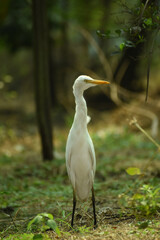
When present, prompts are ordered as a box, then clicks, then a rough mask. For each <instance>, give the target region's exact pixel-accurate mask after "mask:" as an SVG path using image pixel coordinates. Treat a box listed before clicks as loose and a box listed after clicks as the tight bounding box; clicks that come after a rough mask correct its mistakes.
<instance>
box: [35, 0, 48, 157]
mask: <svg viewBox="0 0 160 240" xmlns="http://www.w3.org/2000/svg"><path fill="white" fill-rule="evenodd" d="M32 13H33V37H34V68H35V69H34V70H35V77H34V83H35V101H36V112H37V121H38V129H39V134H40V138H41V144H42V154H43V159H44V160H52V159H53V145H52V122H51V97H50V81H49V54H48V26H47V9H46V0H32Z"/></svg>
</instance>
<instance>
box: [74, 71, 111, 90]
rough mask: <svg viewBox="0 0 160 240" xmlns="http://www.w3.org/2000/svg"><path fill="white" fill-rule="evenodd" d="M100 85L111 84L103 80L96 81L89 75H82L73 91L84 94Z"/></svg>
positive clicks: (76, 81)
mask: <svg viewBox="0 0 160 240" xmlns="http://www.w3.org/2000/svg"><path fill="white" fill-rule="evenodd" d="M100 84H109V82H107V81H103V80H96V79H93V78H91V77H89V76H87V75H81V76H79V77H78V78H77V79H76V80H75V82H74V84H73V90H74V91H75V90H79V91H80V92H83V91H85V90H86V89H88V88H90V87H94V86H96V85H100Z"/></svg>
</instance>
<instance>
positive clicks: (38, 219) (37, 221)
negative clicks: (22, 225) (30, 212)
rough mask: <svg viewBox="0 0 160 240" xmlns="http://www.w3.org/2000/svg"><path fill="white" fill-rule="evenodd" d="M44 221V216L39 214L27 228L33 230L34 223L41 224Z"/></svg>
mask: <svg viewBox="0 0 160 240" xmlns="http://www.w3.org/2000/svg"><path fill="white" fill-rule="evenodd" d="M42 222H43V217H42V216H40V215H37V216H36V217H35V218H33V219H32V220H31V221H30V222H29V223H28V226H27V230H31V229H32V225H36V226H37V225H40V224H41V223H42Z"/></svg>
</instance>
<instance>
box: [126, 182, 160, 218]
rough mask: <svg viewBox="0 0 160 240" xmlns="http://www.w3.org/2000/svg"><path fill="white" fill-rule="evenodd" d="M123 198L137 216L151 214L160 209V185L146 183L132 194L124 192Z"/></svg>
mask: <svg viewBox="0 0 160 240" xmlns="http://www.w3.org/2000/svg"><path fill="white" fill-rule="evenodd" d="M123 198H124V200H125V204H128V206H129V207H130V208H131V209H132V212H133V214H135V215H136V216H141V217H142V216H150V215H153V214H156V213H157V211H159V210H160V187H153V186H151V185H146V184H144V185H142V186H141V187H139V189H137V192H136V193H134V194H133V195H132V196H129V195H126V194H124V195H123Z"/></svg>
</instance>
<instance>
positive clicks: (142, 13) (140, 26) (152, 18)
mask: <svg viewBox="0 0 160 240" xmlns="http://www.w3.org/2000/svg"><path fill="white" fill-rule="evenodd" d="M120 6H121V11H122V13H123V12H125V14H128V16H130V17H128V18H127V19H128V21H123V20H122V19H123V14H121V16H119V21H118V22H117V24H118V25H119V26H120V27H119V28H118V29H116V30H114V31H111V30H107V31H106V32H104V33H101V31H100V30H98V31H97V34H98V36H100V37H102V38H120V39H121V43H120V44H119V49H120V51H123V50H126V49H128V48H135V47H136V46H137V45H139V44H141V43H144V42H146V41H147V39H148V35H149V36H150V35H151V33H153V32H154V31H155V30H156V31H157V30H159V27H160V17H159V15H160V8H159V5H158V4H154V3H147V4H146V5H144V4H143V3H142V2H141V1H139V2H138V3H137V2H135V4H134V6H130V3H127V2H123V1H121V2H120ZM120 19H121V20H120Z"/></svg>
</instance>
